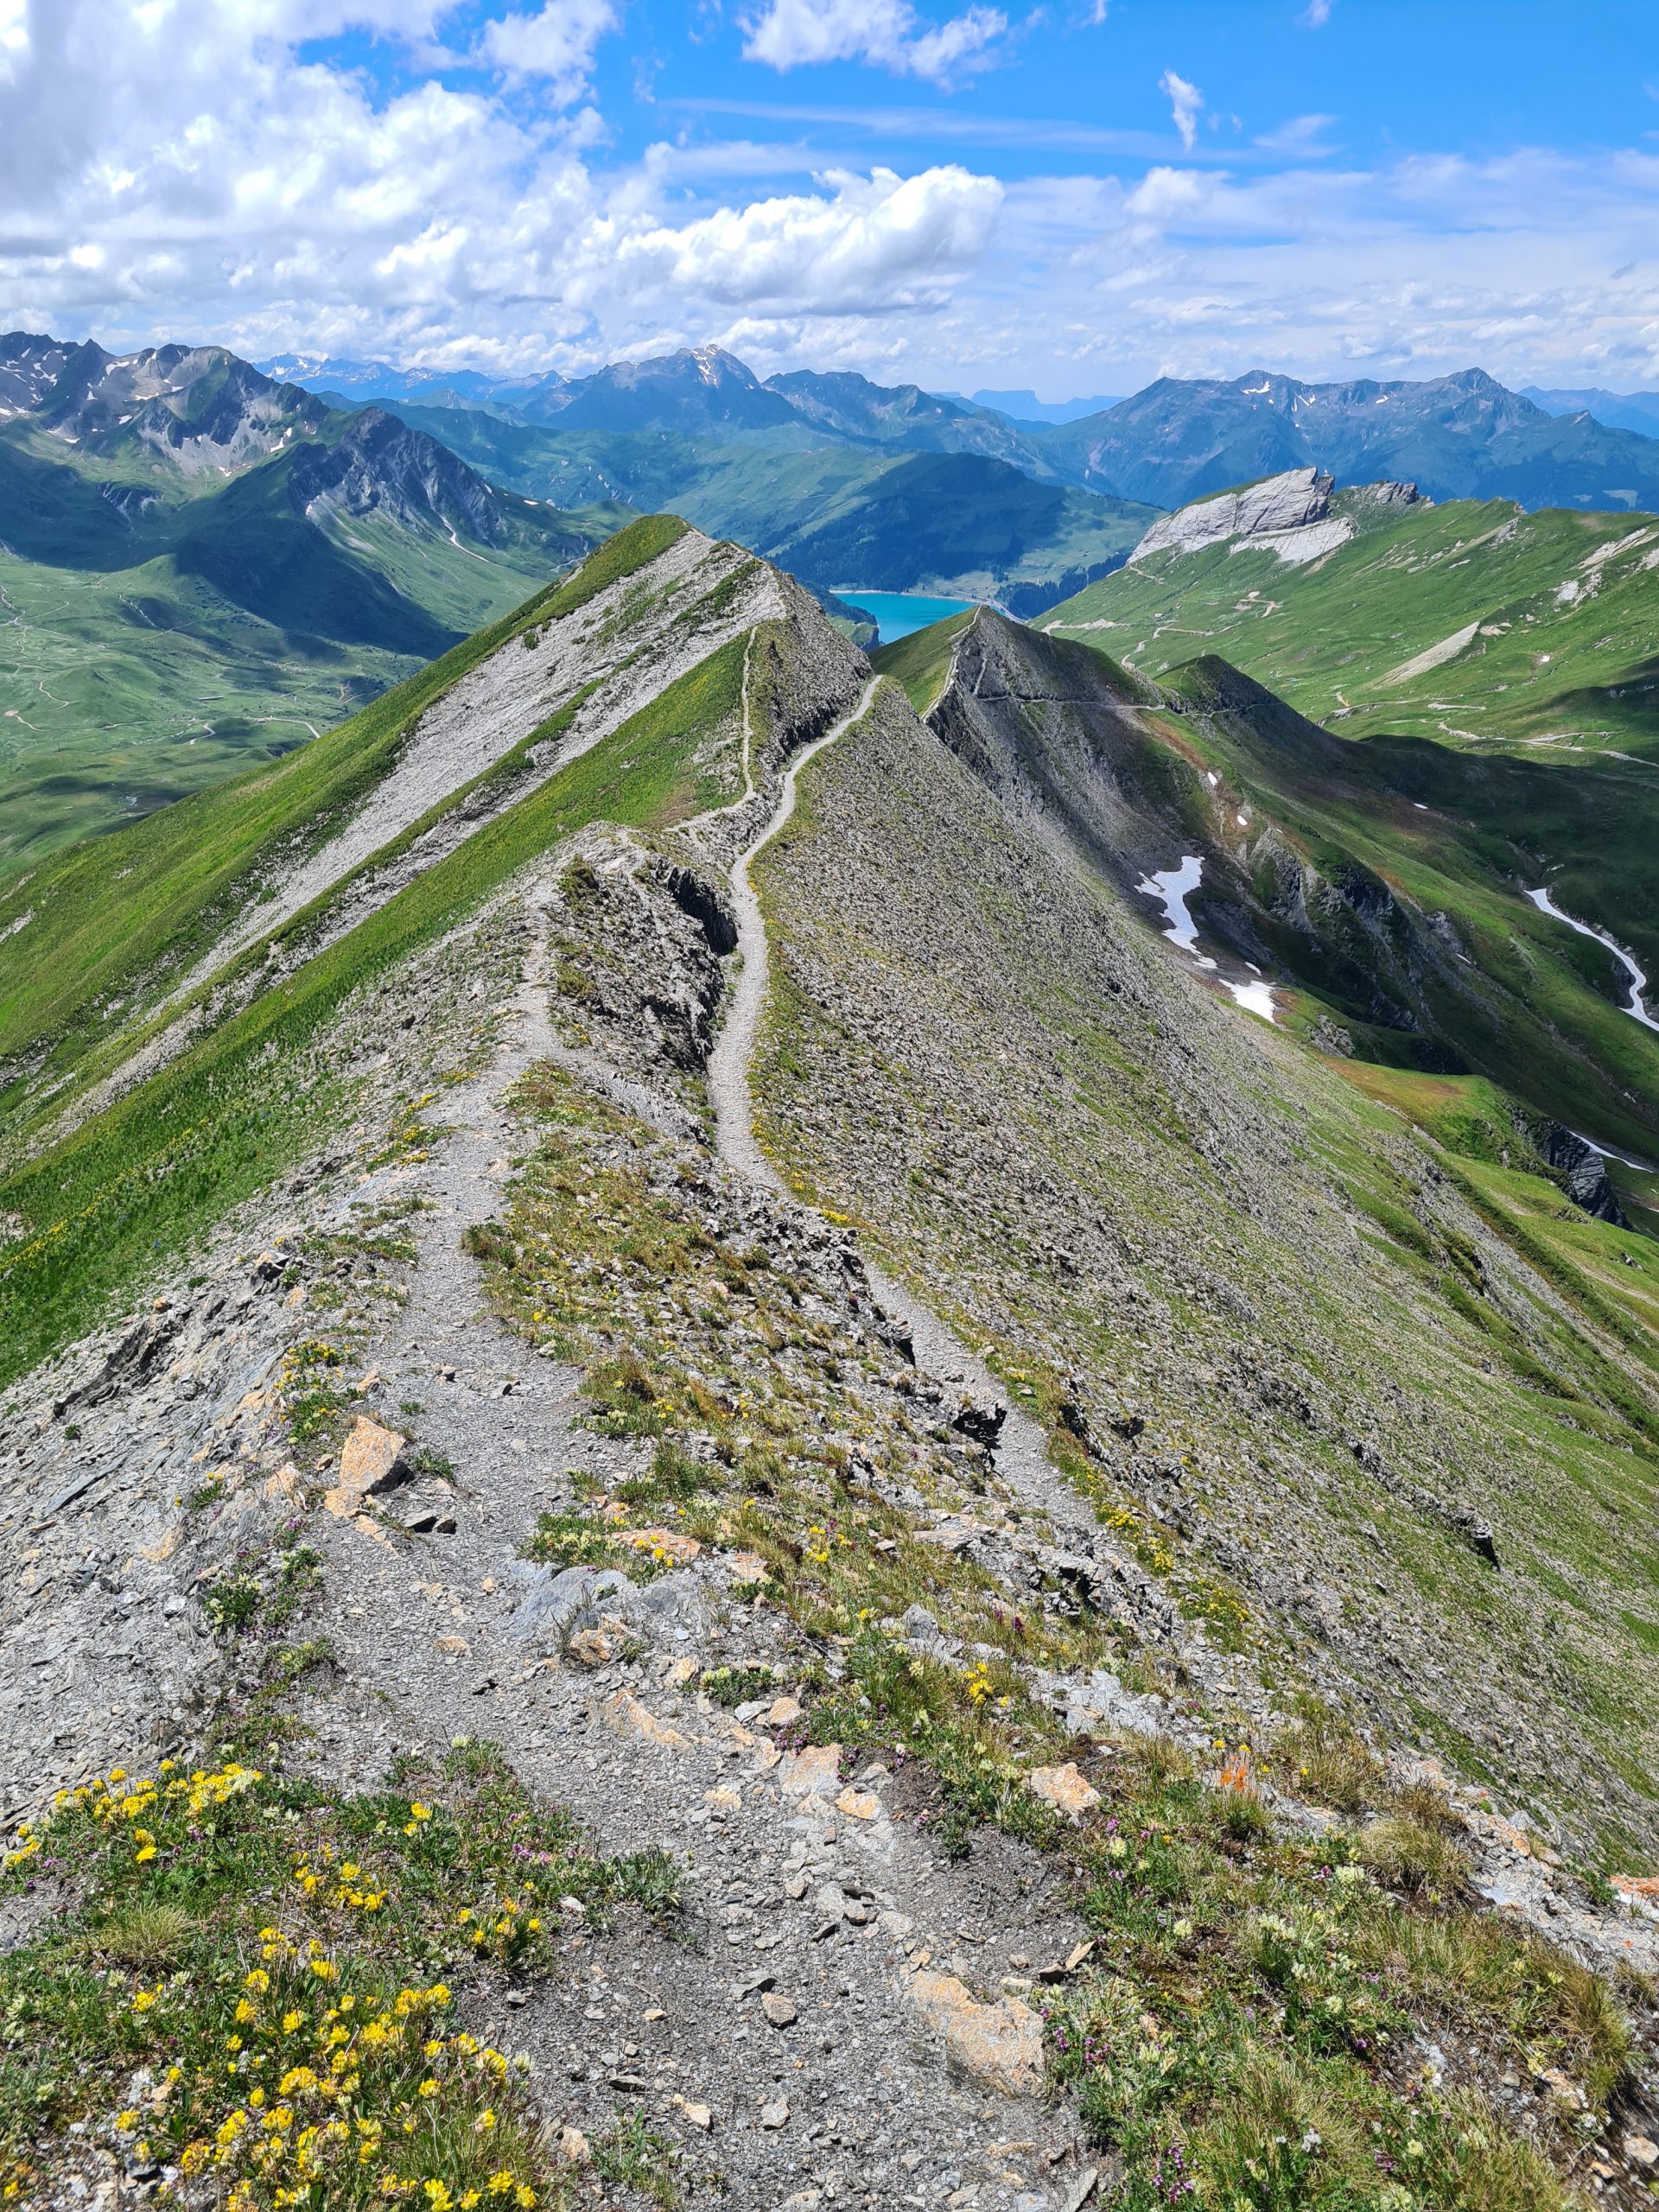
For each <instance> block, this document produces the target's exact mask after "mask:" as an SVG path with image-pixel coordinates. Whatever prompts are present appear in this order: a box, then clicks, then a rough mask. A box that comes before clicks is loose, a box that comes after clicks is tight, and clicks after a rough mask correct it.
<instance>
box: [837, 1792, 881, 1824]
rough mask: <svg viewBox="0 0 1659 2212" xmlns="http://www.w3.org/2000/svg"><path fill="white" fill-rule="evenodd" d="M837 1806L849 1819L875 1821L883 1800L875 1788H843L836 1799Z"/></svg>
mask: <svg viewBox="0 0 1659 2212" xmlns="http://www.w3.org/2000/svg"><path fill="white" fill-rule="evenodd" d="M836 1810H837V1811H838V1812H842V1813H845V1814H846V1815H847V1817H848V1819H849V1821H873V1820H874V1818H875V1816H876V1815H877V1814H878V1813H879V1812H880V1810H881V1800H880V1798H879V1797H878V1796H876V1794H875V1792H874V1790H873V1789H843V1790H842V1793H841V1795H840V1796H838V1797H837V1798H836Z"/></svg>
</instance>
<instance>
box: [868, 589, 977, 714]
mask: <svg viewBox="0 0 1659 2212" xmlns="http://www.w3.org/2000/svg"><path fill="white" fill-rule="evenodd" d="M973 619H974V617H973V611H972V609H971V608H969V611H968V612H967V613H964V614H953V615H951V616H950V618H949V620H946V621H944V622H931V623H930V624H929V625H928V626H927V628H926V629H925V630H912V632H911V633H910V635H909V636H908V637H907V638H899V639H896V640H895V641H894V643H893V644H892V645H878V646H877V647H876V649H875V651H874V652H873V653H872V654H871V655H870V666H871V667H872V668H873V669H874V670H875V671H877V673H878V674H879V675H881V676H890V677H892V678H893V682H894V683H898V684H899V685H901V686H902V687H903V690H904V694H905V696H906V698H907V699H908V700H909V702H910V703H911V705H912V707H914V708H915V709H916V711H917V713H918V715H925V714H926V713H927V711H928V709H930V708H931V706H932V704H933V702H934V701H935V700H936V699H937V698H938V696H939V694H940V692H941V691H942V690H944V683H945V678H946V677H948V676H949V674H950V648H951V646H952V645H953V644H954V643H955V641H956V640H957V638H959V637H960V636H961V635H962V632H963V631H964V630H965V629H966V628H967V627H968V626H969V623H970V622H971V621H972V620H973Z"/></svg>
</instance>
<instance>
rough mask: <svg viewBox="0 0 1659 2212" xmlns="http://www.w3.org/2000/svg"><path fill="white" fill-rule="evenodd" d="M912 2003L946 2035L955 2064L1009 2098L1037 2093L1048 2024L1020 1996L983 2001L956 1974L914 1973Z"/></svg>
mask: <svg viewBox="0 0 1659 2212" xmlns="http://www.w3.org/2000/svg"><path fill="white" fill-rule="evenodd" d="M909 1989H910V1998H911V2002H912V2004H913V2005H915V2007H916V2010H917V2011H918V2012H919V2013H920V2014H921V2016H922V2018H923V2019H924V2020H925V2021H926V2023H927V2024H928V2026H929V2027H931V2028H932V2029H933V2030H934V2031H936V2032H937V2033H938V2034H939V2035H940V2036H942V2037H944V2047H945V2050H946V2052H947V2054H948V2055H949V2056H950V2060H951V2063H953V2064H954V2065H956V2066H957V2067H959V2068H960V2069H961V2070H962V2072H963V2073H964V2074H966V2075H969V2078H970V2079H972V2080H973V2081H976V2082H983V2083H984V2085H985V2087H986V2088H989V2089H1000V2090H1001V2092H1002V2094H1004V2095H1005V2096H1009V2097H1027V2096H1036V2095H1038V2094H1039V2093H1040V2091H1041V2089H1042V2086H1043V2024H1042V2022H1041V2021H1040V2020H1039V2018H1038V2017H1037V2015H1036V2013H1035V2012H1033V2011H1032V2009H1031V2007H1030V2005H1022V2004H1021V2003H1020V1999H1018V1998H1017V1997H1003V1998H1000V1999H998V2000H997V2002H996V2003H995V2005H981V2004H979V2003H978V2002H977V2001H976V1999H974V1998H973V1997H972V1996H970V1995H969V1991H968V1988H967V1986H966V1984H965V1983H963V1982H961V1981H959V1980H957V1977H956V1975H955V1974H928V1973H922V1974H912V1976H911V1978H910V1983H909Z"/></svg>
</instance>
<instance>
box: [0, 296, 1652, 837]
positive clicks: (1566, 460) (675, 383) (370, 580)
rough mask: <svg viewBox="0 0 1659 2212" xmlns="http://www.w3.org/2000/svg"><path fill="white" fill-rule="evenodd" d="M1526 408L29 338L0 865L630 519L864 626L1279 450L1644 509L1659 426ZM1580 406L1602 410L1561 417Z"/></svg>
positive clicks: (19, 420)
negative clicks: (710, 542) (490, 364)
mask: <svg viewBox="0 0 1659 2212" xmlns="http://www.w3.org/2000/svg"><path fill="white" fill-rule="evenodd" d="M1542 397H1543V399H1544V400H1546V401H1547V402H1548V405H1544V404H1538V402H1536V401H1535V400H1534V399H1532V398H1529V397H1527V396H1526V395H1524V394H1521V393H1516V392H1512V391H1506V390H1505V389H1504V388H1503V386H1502V385H1498V384H1497V383H1495V382H1494V381H1493V380H1492V378H1490V377H1488V376H1485V375H1484V373H1482V372H1479V371H1478V370H1471V371H1468V372H1465V373H1464V374H1462V375H1459V376H1455V377H1449V378H1440V379H1439V380H1436V381H1434V382H1431V383H1423V384H1405V383H1395V384H1376V383H1370V382H1364V383H1357V384H1349V385H1307V384H1301V383H1298V382H1296V381H1295V380H1294V379H1292V378H1284V377H1276V376H1272V375H1269V374H1268V373H1267V372H1253V373H1252V374H1250V375H1249V376H1246V377H1242V378H1236V379H1234V380H1232V381H1230V382H1216V381H1210V382H1182V381H1179V380H1176V379H1173V378H1165V379H1162V380H1160V382H1159V383H1157V384H1155V385H1152V386H1150V387H1149V388H1148V389H1147V391H1143V392H1141V393H1138V394H1136V395H1135V397H1132V398H1128V399H1124V400H1120V401H1117V402H1115V403H1111V404H1101V405H1099V406H1097V407H1095V408H1094V411H1091V412H1088V413H1084V414H1082V415H1075V414H1074V410H1075V409H1076V408H1077V407H1084V406H1085V405H1090V404H1091V403H1086V402H1084V401H1077V402H1075V403H1067V404H1058V403H1056V404H1052V405H1044V404H1041V403H1039V402H1037V401H1036V400H1035V398H1034V397H1033V395H1032V394H1030V393H1028V392H1014V391H985V392H981V393H979V394H977V395H976V397H975V398H974V399H971V400H970V399H964V398H962V397H958V396H957V395H954V394H948V393H938V392H930V391H925V390H924V389H923V388H922V387H921V386H919V385H914V384H904V385H881V384H878V383H876V382H874V381H873V380H872V379H870V378H867V377H863V376H861V375H858V374H856V373H855V372H850V371H845V370H837V371H833V372H817V371H813V370H793V371H790V372H785V373H783V374H779V375H776V376H772V377H770V378H766V379H765V380H764V381H763V380H762V379H760V378H758V377H757V376H756V375H755V374H754V373H753V371H752V370H751V369H749V368H748V367H747V365H746V364H745V363H743V362H742V361H741V360H739V359H736V358H735V357H734V355H732V354H729V353H725V352H723V351H722V350H721V349H720V348H719V347H715V346H703V347H699V348H696V349H695V350H686V351H683V352H680V353H671V354H667V355H664V356H661V357H659V358H656V359H649V360H643V361H631V362H618V363H613V364H611V365H607V366H606V367H604V368H602V369H600V370H598V371H596V372H594V373H593V374H592V375H589V376H585V377H578V378H568V377H565V376H563V375H561V374H559V373H557V372H547V373H544V374H534V375H523V374H521V375H518V376H516V377H512V378H508V377H498V376H493V375H491V374H488V373H486V372H481V371H477V370H463V369H458V368H457V369H447V368H430V369H423V368H417V369H403V368H399V367H397V366H394V365H390V364H387V363H385V362H366V363H365V362H353V361H342V360H335V359H330V358H327V357H324V356H308V355H289V356H286V357H284V358H283V359H281V360H277V361H274V362H270V363H268V364H267V365H265V367H264V368H260V367H256V366H254V365H252V364H251V363H249V362H247V361H245V360H242V359H238V357H237V356H236V355H234V354H232V353H227V352H226V351H225V350H224V349H223V348H221V347H216V346H183V345H168V346H158V347H153V348H146V349H144V350H143V351H141V352H139V353H133V354H129V355H124V356H117V355H112V354H111V353H106V352H105V350H104V349H103V348H102V347H100V346H96V345H92V344H75V343H70V342H68V341H66V340H60V339H57V338H53V337H48V336H41V335H35V334H27V333H14V334H11V335H10V336H9V337H5V338H0V545H3V549H4V551H3V555H0V591H3V592H4V594H5V605H4V607H3V608H0V613H3V614H4V615H5V616H6V617H7V620H6V621H5V624H4V626H3V627H0V855H3V853H4V852H6V851H10V853H12V854H14V855H16V854H18V853H21V852H23V851H26V850H29V849H31V848H32V846H33V844H34V843H35V842H36V841H37V840H39V839H41V838H44V839H46V840H47V841H48V842H51V841H53V840H55V839H57V838H60V837H61V836H67V835H71V834H75V833H77V832H80V831H84V830H86V829H93V828H98V827H101V826H105V825H107V824H108V823H111V822H112V821H115V820H118V819H121V818H124V817H130V815H131V814H132V813H134V812H142V811H144V810H147V809H148V808H149V807H151V806H154V805H156V804H162V802H163V801H165V800H166V799H168V798H173V797H175V796H177V795H178V794H179V793H180V792H181V791H188V790H191V789H194V788H196V787H197V786H198V785H200V784H201V783H203V782H207V781H210V780H213V779H214V778H216V777H218V776H220V775H223V774H225V773H227V772H231V771H232V770H233V769H234V768H237V767H239V766H242V765H244V763H245V760H247V759H248V758H249V757H250V756H251V755H254V756H257V755H259V754H264V753H271V752H280V751H282V750H283V749H284V748H285V747H289V746H290V745H292V744H295V743H297V742H299V741H301V740H302V739H303V738H304V737H305V735H306V734H308V732H309V731H311V730H313V729H315V728H321V727H323V726H325V725H326V724H327V723H328V722H331V721H334V720H336V719H338V717H339V716H340V715H341V714H342V713H345V712H346V711H349V710H350V709H351V708H352V707H353V706H354V705H356V704H358V703H359V702H360V701H361V700H362V699H363V698H364V697H365V696H371V695H372V693H373V692H374V691H376V690H378V689H380V688H382V687H383V686H384V685H385V683H388V682H391V681H393V680H395V679H396V678H397V677H399V676H401V675H402V674H403V673H404V672H405V671H407V669H408V668H409V667H410V666H412V665H413V664H415V663H416V661H418V660H421V659H424V658H428V657H429V656H430V655H432V654H434V653H436V652H441V651H442V650H443V648H444V646H445V645H446V644H448V642H449V641H450V640H452V639H454V638H457V637H459V636H461V635H464V634H466V633H467V632H468V631H469V630H472V629H474V628H475V627H477V626H479V625H480V624H481V623H485V622H487V621H489V620H492V619H493V618H494V616H496V615H497V614H498V613H500V612H502V611H504V610H505V607H508V606H510V605H512V604H514V603H516V601H518V600H519V599H520V598H522V597H523V595H524V591H525V590H526V589H527V588H530V586H531V585H532V584H537V583H540V582H543V581H545V579H546V577H547V576H548V575H549V574H550V573H551V572H554V571H556V570H557V569H559V568H561V567H562V566H563V565H564V564H565V563H568V562H569V560H570V559H572V558H573V557H575V556H577V555H579V554H580V553H581V552H582V550H584V548H586V547H588V546H590V545H592V544H593V543H594V542H595V541H596V540H597V538H598V537H601V536H603V535H604V534H605V533H606V532H607V531H610V530H612V529H613V528H615V527H616V526H617V525H618V524H620V523H621V522H624V521H626V519H628V518H629V517H630V516H631V515H632V514H636V513H639V512H645V511H662V510H664V509H671V510H673V511H675V512H678V513H681V514H683V515H684V516H686V517H687V518H689V519H690V520H691V521H693V522H694V523H696V524H697V525H698V526H700V527H701V528H702V529H704V530H707V531H709V532H710V533H711V534H714V535H715V536H718V537H730V538H733V539H734V540H735V541H737V542H738V543H741V544H743V545H744V546H746V547H747V548H748V549H750V550H753V551H754V552H757V553H759V554H761V555H762V556H765V557H766V558H767V559H768V560H771V561H773V562H775V563H778V564H779V565H780V566H782V567H784V568H785V569H790V570H791V571H792V572H793V573H795V574H796V575H798V576H799V577H800V578H801V579H802V580H803V582H806V583H807V584H808V585H809V586H810V588H812V589H813V590H814V591H815V592H817V594H819V596H820V599H821V601H823V603H824V604H826V606H827V607H829V612H830V613H832V615H833V616H834V617H835V618H836V620H840V621H841V622H842V626H843V627H849V626H853V625H854V624H855V622H856V620H857V617H856V614H855V612H854V611H853V610H854V609H855V607H856V601H857V594H859V592H861V591H868V592H892V591H921V592H926V593H938V594H944V595H947V596H954V597H960V598H963V599H995V600H997V601H1000V602H1001V604H1002V605H1003V606H1004V607H1007V609H1008V610H1009V611H1010V612H1011V613H1015V614H1017V615H1020V616H1021V617H1024V618H1027V619H1029V618H1032V617H1034V616H1037V615H1039V614H1041V613H1043V612H1044V611H1045V610H1046V609H1048V608H1051V607H1054V606H1055V605H1056V604H1057V603H1058V602H1059V601H1061V600H1063V599H1065V598H1067V597H1068V596H1071V595H1074V594H1077V592H1079V591H1081V590H1083V589H1084V588H1086V587H1088V586H1089V585H1090V584H1091V583H1093V582H1097V581H1099V580H1100V579H1102V578H1103V577H1105V576H1108V575H1110V574H1111V572H1112V571H1113V570H1115V569H1117V568H1118V567H1120V566H1121V565H1122V563H1123V561H1124V560H1125V559H1126V557H1127V556H1128V553H1129V551H1130V550H1131V549H1132V547H1134V546H1135V543H1137V542H1138V541H1139V540H1140V539H1141V537H1142V536H1143V534H1144V532H1145V531H1146V530H1147V526H1148V524H1150V523H1151V522H1152V521H1153V520H1154V519H1155V517H1156V514H1157V512H1159V511H1160V510H1169V509H1173V508H1177V507H1179V506H1182V505H1185V504H1186V503H1188V502H1189V501H1191V500H1192V499H1201V498H1203V497H1205V496H1206V495H1208V494H1211V493H1215V492H1217V491H1219V490H1221V489H1223V488H1224V487H1226V486H1232V485H1236V484H1238V483H1240V482H1243V481H1247V480H1255V479H1260V478H1262V477H1264V476H1268V475H1273V474H1279V473H1281V472H1283V471H1285V470H1286V469H1288V468H1294V467H1312V468H1315V469H1318V470H1321V471H1324V472H1326V473H1328V474H1330V475H1331V476H1332V478H1333V479H1334V480H1335V481H1336V483H1337V485H1338V486H1348V485H1354V484H1358V483H1365V482H1370V481H1371V480H1374V479H1376V478H1379V477H1386V478H1395V479H1400V480H1404V481H1407V482H1409V483H1413V484H1414V485H1415V486H1417V487H1418V488H1419V489H1420V490H1421V492H1422V493H1424V494H1426V495H1427V496H1429V497H1432V498H1433V499H1436V500H1440V501H1444V500H1446V499H1462V498H1479V499H1495V498H1501V499H1510V500H1513V501H1515V502H1516V504H1518V505H1521V506H1522V507H1528V508H1530V507H1538V506H1548V505H1554V506H1561V507H1567V508H1575V509H1578V510H1580V511H1590V512H1594V511H1599V510H1611V511H1614V512H1621V511H1628V510H1630V509H1631V508H1632V507H1643V506H1645V507H1652V508H1659V438H1652V437H1649V436H1647V435H1643V434H1642V433H1641V432H1640V431H1638V430H1636V429H1630V428H1628V427H1619V426H1615V425H1611V424H1609V423H1607V422H1606V421H1605V419H1604V418H1605V413H1606V412H1607V404H1606V403H1607V398H1608V396H1607V395H1601V394H1595V393H1586V394H1579V393H1547V394H1544V395H1542ZM1580 399H1588V400H1592V401H1594V402H1595V404H1596V405H1597V406H1598V407H1599V408H1600V409H1601V410H1602V412H1601V413H1600V414H1598V413H1596V412H1593V411H1592V410H1590V409H1589V408H1586V407H1580V406H1577V405H1573V406H1571V407H1563V410H1562V411H1560V412H1552V411H1550V410H1551V409H1553V408H1556V407H1557V406H1558V405H1560V404H1562V403H1567V402H1576V401H1578V400H1580ZM987 402H999V403H1003V404H1000V405H999V404H985V403H987ZM1627 404H1628V406H1629V407H1630V410H1633V411H1635V412H1637V413H1640V412H1641V410H1642V409H1643V406H1644V404H1645V403H1644V402H1643V400H1642V399H1640V398H1637V399H1633V400H1630V402H1628V403H1627ZM1656 404H1659V403H1656ZM1021 409H1024V410H1027V413H1026V415H1025V416H1023V417H1022V418H1021V417H1019V416H1017V410H1021ZM1033 410H1034V414H1035V416H1049V417H1052V418H1059V417H1073V419H1049V420H1041V419H1033ZM1644 419H1645V417H1644ZM1654 419H1655V420H1656V421H1659V416H1655V418H1654ZM836 594H839V595H840V597H839V599H837V597H836ZM849 602H850V605H849Z"/></svg>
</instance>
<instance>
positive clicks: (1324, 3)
mask: <svg viewBox="0 0 1659 2212" xmlns="http://www.w3.org/2000/svg"><path fill="white" fill-rule="evenodd" d="M1331 7H1332V0H1307V10H1306V14H1305V15H1304V16H1302V19H1301V20H1302V23H1303V26H1304V28H1305V29H1307V30H1310V31H1319V30H1323V29H1325V25H1326V24H1327V23H1328V22H1330V20H1331Z"/></svg>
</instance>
